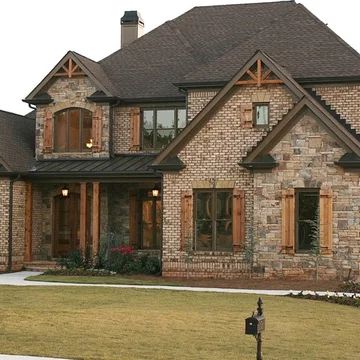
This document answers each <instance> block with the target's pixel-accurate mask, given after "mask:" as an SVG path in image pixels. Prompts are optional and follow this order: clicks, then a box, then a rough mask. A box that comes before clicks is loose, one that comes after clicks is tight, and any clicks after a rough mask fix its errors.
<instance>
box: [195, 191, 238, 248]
mask: <svg viewBox="0 0 360 360" xmlns="http://www.w3.org/2000/svg"><path fill="white" fill-rule="evenodd" d="M194 198H195V199H194V200H195V201H194V215H195V216H194V228H195V250H199V251H232V245H233V244H232V241H233V233H232V199H233V197H232V190H227V189H210V190H197V191H195V192H194Z"/></svg>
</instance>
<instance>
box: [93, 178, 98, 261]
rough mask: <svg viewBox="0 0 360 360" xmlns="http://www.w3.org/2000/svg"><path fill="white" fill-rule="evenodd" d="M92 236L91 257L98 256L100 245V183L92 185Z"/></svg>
mask: <svg viewBox="0 0 360 360" xmlns="http://www.w3.org/2000/svg"><path fill="white" fill-rule="evenodd" d="M92 236H93V244H92V248H93V256H94V257H95V256H97V255H98V254H99V244H100V183H98V182H94V183H93V197H92Z"/></svg>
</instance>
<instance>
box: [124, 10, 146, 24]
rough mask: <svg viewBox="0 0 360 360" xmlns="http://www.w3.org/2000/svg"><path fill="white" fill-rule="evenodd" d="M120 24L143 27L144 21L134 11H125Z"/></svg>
mask: <svg viewBox="0 0 360 360" xmlns="http://www.w3.org/2000/svg"><path fill="white" fill-rule="evenodd" d="M121 24H142V25H144V20H143V19H142V17H141V15H140V13H139V12H138V11H136V10H131V11H125V12H124V16H123V17H122V18H121Z"/></svg>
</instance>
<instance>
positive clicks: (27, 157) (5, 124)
mask: <svg viewBox="0 0 360 360" xmlns="http://www.w3.org/2000/svg"><path fill="white" fill-rule="evenodd" d="M0 134H1V136H0V164H1V165H2V166H3V168H5V169H6V170H7V171H10V172H21V171H26V170H27V169H28V168H29V166H30V165H31V164H32V163H33V161H34V148H35V147H34V146H35V144H34V142H35V120H34V119H31V118H29V117H26V116H21V115H17V114H14V113H10V112H7V111H2V110H0Z"/></svg>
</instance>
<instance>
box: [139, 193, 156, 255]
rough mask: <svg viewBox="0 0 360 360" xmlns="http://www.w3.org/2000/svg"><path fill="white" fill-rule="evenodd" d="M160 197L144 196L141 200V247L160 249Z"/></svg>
mask: <svg viewBox="0 0 360 360" xmlns="http://www.w3.org/2000/svg"><path fill="white" fill-rule="evenodd" d="M160 243H161V199H160V198H159V197H149V196H145V197H143V198H142V201H141V249H160Z"/></svg>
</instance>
